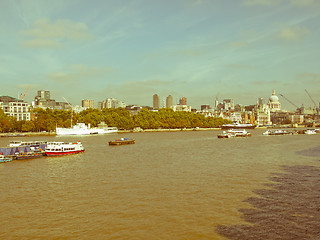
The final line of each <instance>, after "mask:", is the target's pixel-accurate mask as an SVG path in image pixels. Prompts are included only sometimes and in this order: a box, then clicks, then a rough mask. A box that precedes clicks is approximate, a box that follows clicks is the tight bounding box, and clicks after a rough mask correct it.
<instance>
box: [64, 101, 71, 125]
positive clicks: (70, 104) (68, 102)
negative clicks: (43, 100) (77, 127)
mask: <svg viewBox="0 0 320 240" xmlns="http://www.w3.org/2000/svg"><path fill="white" fill-rule="evenodd" d="M63 99H64V100H65V101H66V102H67V103H68V104H69V106H70V108H71V127H72V118H73V109H72V105H71V104H70V103H69V102H68V101H67V99H65V98H64V97H63Z"/></svg>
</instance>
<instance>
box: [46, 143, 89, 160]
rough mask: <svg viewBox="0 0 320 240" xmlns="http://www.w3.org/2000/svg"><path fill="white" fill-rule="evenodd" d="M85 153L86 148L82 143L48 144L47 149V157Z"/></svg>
mask: <svg viewBox="0 0 320 240" xmlns="http://www.w3.org/2000/svg"><path fill="white" fill-rule="evenodd" d="M81 152H84V147H83V145H82V143H81V142H80V141H78V142H76V143H72V142H71V143H65V142H48V143H47V147H46V149H45V153H46V155H47V156H59V155H68V154H75V153H81Z"/></svg>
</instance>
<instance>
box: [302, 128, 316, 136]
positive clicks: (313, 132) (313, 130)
mask: <svg viewBox="0 0 320 240" xmlns="http://www.w3.org/2000/svg"><path fill="white" fill-rule="evenodd" d="M304 134H308V135H311V134H317V132H316V130H315V129H307V130H304Z"/></svg>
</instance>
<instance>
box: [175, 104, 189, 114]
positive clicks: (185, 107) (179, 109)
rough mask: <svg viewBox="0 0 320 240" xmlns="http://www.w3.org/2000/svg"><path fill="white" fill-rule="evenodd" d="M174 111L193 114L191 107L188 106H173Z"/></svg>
mask: <svg viewBox="0 0 320 240" xmlns="http://www.w3.org/2000/svg"><path fill="white" fill-rule="evenodd" d="M172 109H173V111H184V112H191V106H187V105H174V106H172Z"/></svg>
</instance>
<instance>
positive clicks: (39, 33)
mask: <svg viewBox="0 0 320 240" xmlns="http://www.w3.org/2000/svg"><path fill="white" fill-rule="evenodd" d="M21 34H22V35H24V36H25V37H29V38H31V40H26V41H25V42H23V43H22V46H24V47H32V48H43V47H45V48H57V47H58V48H61V47H62V46H64V44H63V42H64V41H66V40H72V41H84V40H90V39H92V38H93V35H92V34H91V33H90V31H89V29H88V26H87V25H86V24H85V23H82V22H73V21H70V20H68V19H58V20H56V21H54V22H50V20H49V19H47V18H44V19H39V20H37V21H35V22H34V23H33V24H32V27H31V28H30V29H27V30H24V31H21Z"/></svg>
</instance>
